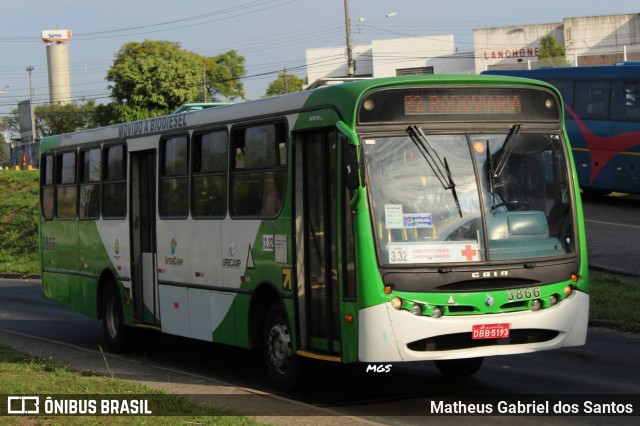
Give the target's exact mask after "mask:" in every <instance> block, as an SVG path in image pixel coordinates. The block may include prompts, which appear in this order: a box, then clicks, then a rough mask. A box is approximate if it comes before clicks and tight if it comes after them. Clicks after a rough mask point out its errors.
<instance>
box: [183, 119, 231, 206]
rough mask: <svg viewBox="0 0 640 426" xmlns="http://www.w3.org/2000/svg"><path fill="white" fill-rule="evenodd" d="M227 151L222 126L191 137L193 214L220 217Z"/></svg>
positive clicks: (224, 132)
mask: <svg viewBox="0 0 640 426" xmlns="http://www.w3.org/2000/svg"><path fill="white" fill-rule="evenodd" d="M227 151H228V138H227V132H226V131H225V130H217V131H213V132H208V133H202V134H197V135H195V136H194V137H193V155H192V158H193V170H192V171H193V176H192V181H191V182H192V183H191V188H192V192H191V193H192V199H191V203H192V204H191V214H192V215H193V217H218V218H223V217H224V216H225V215H226V214H227Z"/></svg>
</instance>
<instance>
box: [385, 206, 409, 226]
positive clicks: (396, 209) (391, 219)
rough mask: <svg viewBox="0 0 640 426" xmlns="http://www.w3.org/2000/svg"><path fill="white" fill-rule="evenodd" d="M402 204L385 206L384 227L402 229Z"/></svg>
mask: <svg viewBox="0 0 640 426" xmlns="http://www.w3.org/2000/svg"><path fill="white" fill-rule="evenodd" d="M403 225H404V224H403V223H402V204H385V205H384V226H385V228H387V229H402V227H403Z"/></svg>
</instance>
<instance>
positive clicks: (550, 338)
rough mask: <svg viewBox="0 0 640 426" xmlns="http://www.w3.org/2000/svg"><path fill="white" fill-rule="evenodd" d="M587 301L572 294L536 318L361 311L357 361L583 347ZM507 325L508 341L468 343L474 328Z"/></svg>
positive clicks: (580, 294) (533, 314)
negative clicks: (434, 315) (439, 316)
mask: <svg viewBox="0 0 640 426" xmlns="http://www.w3.org/2000/svg"><path fill="white" fill-rule="evenodd" d="M588 320H589V295H588V294H586V293H583V292H580V291H575V292H574V293H573V294H571V296H569V297H568V298H566V299H565V300H563V301H562V302H561V303H559V304H557V305H556V306H553V307H550V308H546V309H542V310H540V311H537V312H533V311H521V312H511V313H504V314H491V315H459V316H444V317H441V318H431V317H426V316H416V315H413V314H411V313H410V312H408V311H405V310H396V309H394V308H393V307H391V304H390V303H385V304H382V305H377V306H373V307H370V308H366V309H363V310H361V311H360V314H359V332H358V336H359V343H358V360H359V361H361V362H394V361H396V362H402V361H427V360H440V359H457V358H475V357H485V356H492V355H510V354H519V353H528V352H536V351H541V350H548V349H556V348H561V347H565V346H580V345H583V344H584V343H585V340H586V334H587V325H588ZM483 324H485V325H492V324H509V329H510V337H509V338H503V339H475V340H474V339H472V337H471V331H472V327H473V326H477V325H483Z"/></svg>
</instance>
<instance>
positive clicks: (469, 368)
mask: <svg viewBox="0 0 640 426" xmlns="http://www.w3.org/2000/svg"><path fill="white" fill-rule="evenodd" d="M482 361H484V358H465V359H446V360H438V361H435V363H436V367H437V368H438V370H440V372H441V373H442V374H444V375H445V376H447V377H450V378H456V379H461V378H464V377H469V376H473V375H474V374H475V373H477V372H478V370H480V367H481V366H482Z"/></svg>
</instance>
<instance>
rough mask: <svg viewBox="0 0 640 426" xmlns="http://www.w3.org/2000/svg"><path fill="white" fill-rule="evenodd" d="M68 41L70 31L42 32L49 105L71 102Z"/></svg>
mask: <svg viewBox="0 0 640 426" xmlns="http://www.w3.org/2000/svg"><path fill="white" fill-rule="evenodd" d="M69 40H71V30H48V31H42V41H43V43H46V44H47V69H48V74H49V103H51V104H61V103H69V102H71V80H70V77H69V44H68V42H69Z"/></svg>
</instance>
